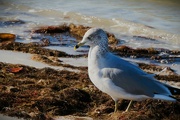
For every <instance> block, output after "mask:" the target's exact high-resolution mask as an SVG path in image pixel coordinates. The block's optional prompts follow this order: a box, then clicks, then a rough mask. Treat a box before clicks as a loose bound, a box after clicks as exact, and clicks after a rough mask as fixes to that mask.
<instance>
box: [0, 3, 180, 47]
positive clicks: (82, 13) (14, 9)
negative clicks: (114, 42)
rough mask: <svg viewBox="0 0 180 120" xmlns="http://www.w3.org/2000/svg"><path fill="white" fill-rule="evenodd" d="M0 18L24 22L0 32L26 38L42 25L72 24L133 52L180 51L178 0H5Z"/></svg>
mask: <svg viewBox="0 0 180 120" xmlns="http://www.w3.org/2000/svg"><path fill="white" fill-rule="evenodd" d="M0 18H1V19H3V20H11V19H20V20H24V21H26V22H27V24H25V25H22V26H7V27H1V28H0V32H11V33H15V34H18V35H21V36H25V35H26V33H24V31H25V30H27V29H34V28H36V27H39V26H43V25H59V24H62V23H75V24H82V25H87V26H92V27H101V28H103V29H105V30H107V31H109V32H112V33H114V34H115V35H116V36H117V37H118V38H120V39H123V40H124V41H123V44H125V45H128V46H131V47H135V48H136V47H164V48H168V49H180V47H179V46H180V2H179V0H158V1H157V0H111V1H110V0H98V1H94V0H68V1H67V0H50V1H49V0H23V1H22V0H6V1H1V2H0ZM133 36H145V37H149V38H153V39H157V40H158V41H155V42H153V41H148V40H145V41H144V40H135V39H134V38H133Z"/></svg>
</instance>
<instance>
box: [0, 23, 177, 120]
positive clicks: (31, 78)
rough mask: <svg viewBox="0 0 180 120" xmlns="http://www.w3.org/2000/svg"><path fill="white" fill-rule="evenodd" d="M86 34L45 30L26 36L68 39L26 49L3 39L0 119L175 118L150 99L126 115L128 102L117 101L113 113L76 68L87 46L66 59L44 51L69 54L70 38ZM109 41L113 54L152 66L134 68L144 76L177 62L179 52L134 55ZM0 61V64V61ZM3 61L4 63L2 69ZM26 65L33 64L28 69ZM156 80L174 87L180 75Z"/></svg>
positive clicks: (166, 105)
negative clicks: (163, 81)
mask: <svg viewBox="0 0 180 120" xmlns="http://www.w3.org/2000/svg"><path fill="white" fill-rule="evenodd" d="M88 28H89V27H87V26H78V25H73V24H71V26H64V25H62V26H53V27H52V26H50V27H49V26H47V27H46V26H45V27H41V28H39V29H36V30H34V31H30V32H33V33H34V34H36V33H37V31H38V33H39V34H40V35H42V36H44V35H47V36H54V34H55V33H56V35H57V34H60V33H61V35H62V34H64V35H66V37H67V38H65V39H60V41H55V42H54V41H53V42H52V39H49V38H45V39H44V38H43V39H40V40H39V41H37V42H30V43H26V44H25V43H19V42H15V41H12V39H11V40H10V39H6V40H5V41H4V42H3V43H2V44H1V45H0V53H1V54H3V51H4V55H3V57H7V58H0V68H1V70H0V113H1V114H3V115H8V116H14V117H15V116H16V117H20V118H23V119H46V120H52V119H58V116H62V118H63V117H65V118H66V117H67V119H68V118H69V119H71V118H72V119H73V118H74V119H76V118H77V119H85V120H86V119H87V120H88V119H152V118H153V119H174V118H175V119H176V118H177V119H178V118H179V117H180V113H179V112H178V111H179V108H180V103H178V102H176V103H172V102H165V101H159V100H149V99H148V100H145V101H142V102H134V104H133V106H132V108H131V110H130V111H129V112H127V113H123V110H124V109H125V107H126V105H127V104H128V101H127V100H119V107H118V110H119V111H118V112H117V113H113V110H114V102H113V100H112V99H111V98H110V97H109V96H108V95H106V94H104V93H102V92H101V91H99V90H98V89H97V88H96V87H95V86H94V85H93V84H92V83H91V82H90V80H89V77H88V73H87V65H86V64H84V65H82V66H78V65H81V62H87V59H86V58H87V49H88V47H87V46H85V47H84V48H83V49H82V50H80V51H78V52H80V53H81V54H71V55H70V54H68V52H69V51H68V52H67V53H66V52H62V51H61V50H56V49H55V50H53V49H47V47H49V46H52V45H53V46H57V47H69V48H72V49H73V47H72V46H73V45H74V44H75V43H76V42H77V41H74V39H69V38H72V37H74V38H75V39H77V40H79V39H80V38H82V36H83V34H84V32H85V31H86V30H87V29H88ZM75 33H76V34H75ZM108 36H109V43H110V46H109V47H110V50H111V51H112V52H113V53H115V54H117V55H119V56H121V57H124V58H128V59H131V60H134V61H136V60H137V58H138V59H141V58H143V59H144V60H146V61H147V60H151V61H154V63H143V62H138V64H139V66H140V67H141V68H142V69H143V70H145V71H147V72H149V73H152V74H157V73H159V72H161V71H162V70H163V69H164V66H160V65H156V64H155V63H159V64H161V60H167V62H169V64H173V63H176V62H177V61H178V60H179V56H178V55H179V53H180V51H175V50H167V49H157V48H147V49H144V48H143V49H141V48H138V49H133V48H130V47H128V46H119V45H118V40H117V39H116V38H115V36H114V35H113V34H111V33H108ZM56 37H57V38H58V37H59V36H56ZM61 37H62V36H61ZM36 39H37V38H36ZM38 39H39V38H38ZM59 42H60V44H59ZM57 43H58V44H57ZM5 52H6V53H5ZM7 53H8V55H7ZM162 53H166V54H162ZM6 55H7V56H6ZM2 59H4V60H3V61H1V60H2ZM6 59H7V61H9V62H7V63H6V62H5V61H6ZM77 60H81V61H80V62H79V61H77ZM17 61H18V62H17ZM13 62H14V63H13ZM23 62H24V63H23ZM31 62H32V63H33V64H30V63H31ZM78 62H79V63H78ZM165 65H166V64H165ZM38 66H40V67H38ZM56 68H57V69H56ZM60 68H62V69H60ZM156 78H157V79H158V80H166V81H168V82H169V83H171V82H172V84H175V83H178V84H177V85H178V86H179V82H180V75H179V74H177V73H176V72H175V71H174V70H172V69H171V67H168V68H167V69H166V70H165V71H164V73H162V74H159V75H156ZM175 85H176V84H175ZM177 97H180V96H179V95H178V96H177ZM175 106H176V107H175ZM150 107H151V109H150ZM65 118H64V119H65ZM59 119H61V118H59Z"/></svg>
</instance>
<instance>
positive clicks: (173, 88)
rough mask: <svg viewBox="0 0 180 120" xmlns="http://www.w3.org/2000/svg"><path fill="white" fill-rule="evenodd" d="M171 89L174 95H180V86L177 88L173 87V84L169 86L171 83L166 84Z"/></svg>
mask: <svg viewBox="0 0 180 120" xmlns="http://www.w3.org/2000/svg"><path fill="white" fill-rule="evenodd" d="M165 86H166V87H167V88H168V89H169V91H170V92H171V94H172V95H180V89H179V88H176V87H172V86H169V85H165Z"/></svg>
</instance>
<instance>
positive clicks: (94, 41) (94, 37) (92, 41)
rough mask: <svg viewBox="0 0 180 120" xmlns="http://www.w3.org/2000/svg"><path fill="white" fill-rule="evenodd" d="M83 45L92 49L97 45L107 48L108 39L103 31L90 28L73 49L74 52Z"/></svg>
mask: <svg viewBox="0 0 180 120" xmlns="http://www.w3.org/2000/svg"><path fill="white" fill-rule="evenodd" d="M84 44H86V45H89V46H90V47H94V46H97V45H100V46H103V47H108V37H107V34H106V33H105V32H104V30H102V29H100V28H91V29H89V30H88V31H87V32H86V33H85V35H84V36H83V39H82V41H80V42H79V43H78V44H77V45H76V46H75V47H74V49H75V50H76V49H77V48H79V47H80V46H83V45H84Z"/></svg>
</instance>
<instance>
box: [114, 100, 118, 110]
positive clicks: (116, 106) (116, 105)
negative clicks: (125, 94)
mask: <svg viewBox="0 0 180 120" xmlns="http://www.w3.org/2000/svg"><path fill="white" fill-rule="evenodd" d="M117 108H118V101H117V100H115V108H114V112H117Z"/></svg>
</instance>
